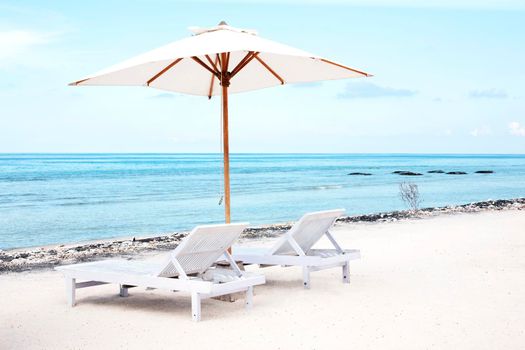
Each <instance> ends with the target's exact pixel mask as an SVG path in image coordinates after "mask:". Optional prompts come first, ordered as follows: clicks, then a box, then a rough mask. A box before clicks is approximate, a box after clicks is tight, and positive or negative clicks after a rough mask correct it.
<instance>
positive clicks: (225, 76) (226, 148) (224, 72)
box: [221, 53, 230, 224]
mask: <svg viewBox="0 0 525 350" xmlns="http://www.w3.org/2000/svg"><path fill="white" fill-rule="evenodd" d="M221 56H222V57H221V64H222V69H221V86H222V136H223V137H222V145H223V152H224V219H225V222H226V223H227V224H229V223H230V144H229V140H228V86H230V76H229V72H228V62H227V61H228V58H227V54H226V53H222V54H221Z"/></svg>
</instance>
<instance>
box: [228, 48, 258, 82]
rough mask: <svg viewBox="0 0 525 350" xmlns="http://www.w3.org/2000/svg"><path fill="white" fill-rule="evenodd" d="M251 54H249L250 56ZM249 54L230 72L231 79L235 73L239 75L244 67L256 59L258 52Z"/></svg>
mask: <svg viewBox="0 0 525 350" xmlns="http://www.w3.org/2000/svg"><path fill="white" fill-rule="evenodd" d="M250 53H251V54H250ZM250 53H248V55H246V56H245V57H244V58H243V59H242V60H241V62H239V64H237V67H235V68H234V69H233V70H232V73H231V78H233V77H234V76H235V75H236V74H237V73H239V72H240V71H241V70H242V69H243V68H244V67H246V65H247V64H248V63H250V62H251V61H252V60H253V59H254V58H255V57H257V55H258V54H259V52H253V51H250Z"/></svg>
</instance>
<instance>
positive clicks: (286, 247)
mask: <svg viewBox="0 0 525 350" xmlns="http://www.w3.org/2000/svg"><path fill="white" fill-rule="evenodd" d="M344 212H345V210H344V209H336V210H326V211H317V212H313V213H307V214H305V215H303V217H302V218H301V219H299V221H297V222H296V223H295V224H294V225H293V226H292V228H291V229H290V230H289V231H288V232H286V233H285V234H284V236H283V237H281V239H279V240H278V241H277V243H276V244H275V245H274V246H273V248H272V250H271V254H275V255H297V252H296V251H295V250H294V249H293V247H292V246H291V245H290V243H289V241H288V240H289V237H292V238H293V239H294V240H295V241H296V242H297V244H298V245H299V247H301V249H302V250H303V252H304V253H305V254H306V253H308V251H309V250H310V249H311V248H312V247H313V245H314V244H315V243H317V241H318V240H320V239H321V237H322V236H323V235H324V234H325V233H326V232H327V231H328V229H329V228H330V227H332V225H333V224H334V223H335V220H337V218H338V217H340V216H341V215H343V213H344Z"/></svg>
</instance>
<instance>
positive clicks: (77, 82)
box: [68, 78, 90, 86]
mask: <svg viewBox="0 0 525 350" xmlns="http://www.w3.org/2000/svg"><path fill="white" fill-rule="evenodd" d="M89 79H90V78H86V79H82V80H78V81H74V82H72V83H69V84H68V85H69V86H76V85H78V84H82V83H83V82H85V81H86V80H89Z"/></svg>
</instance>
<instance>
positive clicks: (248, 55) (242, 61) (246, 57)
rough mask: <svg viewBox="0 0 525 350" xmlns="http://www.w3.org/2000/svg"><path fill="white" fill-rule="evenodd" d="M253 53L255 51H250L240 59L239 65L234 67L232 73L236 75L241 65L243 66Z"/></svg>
mask: <svg viewBox="0 0 525 350" xmlns="http://www.w3.org/2000/svg"><path fill="white" fill-rule="evenodd" d="M252 55H253V51H248V53H247V54H246V55H245V56H244V57H243V58H242V59H241V60H240V61H239V63H237V65H236V66H235V67H234V68H233V69H232V71H231V75H232V76H234V75H235V74H236V73H237V71H238V70H239V67H241V66H242V65H243V64H244V62H245V61H246V60H247V59H248V58H250V57H251V56H252Z"/></svg>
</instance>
